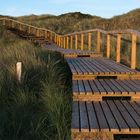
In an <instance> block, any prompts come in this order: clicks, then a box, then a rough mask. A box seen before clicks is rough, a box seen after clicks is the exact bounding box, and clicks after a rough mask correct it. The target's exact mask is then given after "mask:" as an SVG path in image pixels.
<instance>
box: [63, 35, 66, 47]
mask: <svg viewBox="0 0 140 140" xmlns="http://www.w3.org/2000/svg"><path fill="white" fill-rule="evenodd" d="M63 44H64V45H63V46H64V47H63V48H64V49H65V48H66V44H65V36H64V37H63Z"/></svg>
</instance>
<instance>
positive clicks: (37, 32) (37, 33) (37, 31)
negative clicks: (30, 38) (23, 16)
mask: <svg viewBox="0 0 140 140" xmlns="http://www.w3.org/2000/svg"><path fill="white" fill-rule="evenodd" d="M36 36H37V37H39V29H36Z"/></svg>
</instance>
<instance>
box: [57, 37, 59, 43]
mask: <svg viewBox="0 0 140 140" xmlns="http://www.w3.org/2000/svg"><path fill="white" fill-rule="evenodd" d="M57 45H59V35H57Z"/></svg>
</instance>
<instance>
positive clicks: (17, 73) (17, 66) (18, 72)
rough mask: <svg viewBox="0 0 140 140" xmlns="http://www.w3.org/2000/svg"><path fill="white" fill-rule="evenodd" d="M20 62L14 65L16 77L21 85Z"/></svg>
mask: <svg viewBox="0 0 140 140" xmlns="http://www.w3.org/2000/svg"><path fill="white" fill-rule="evenodd" d="M21 73H22V62H17V64H16V76H17V80H18V82H19V83H21Z"/></svg>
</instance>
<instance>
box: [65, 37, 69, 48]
mask: <svg viewBox="0 0 140 140" xmlns="http://www.w3.org/2000/svg"><path fill="white" fill-rule="evenodd" d="M66 47H67V49H68V48H69V36H67V46H66Z"/></svg>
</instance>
